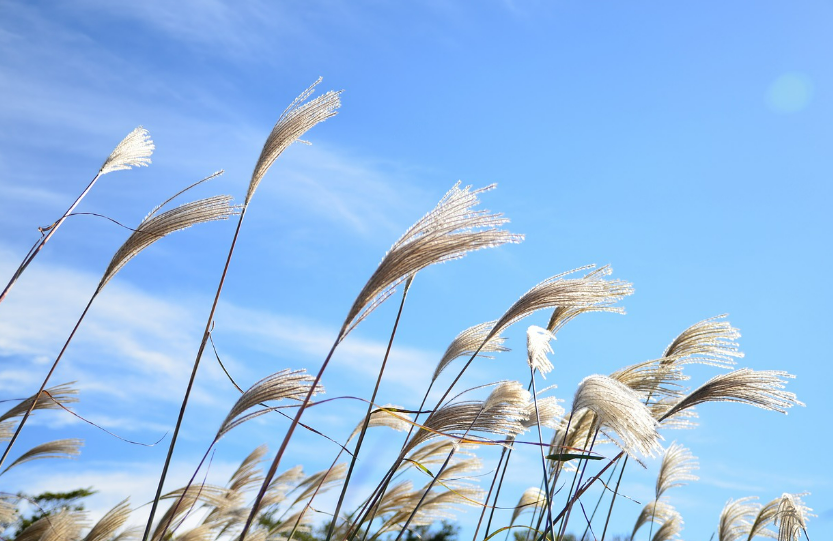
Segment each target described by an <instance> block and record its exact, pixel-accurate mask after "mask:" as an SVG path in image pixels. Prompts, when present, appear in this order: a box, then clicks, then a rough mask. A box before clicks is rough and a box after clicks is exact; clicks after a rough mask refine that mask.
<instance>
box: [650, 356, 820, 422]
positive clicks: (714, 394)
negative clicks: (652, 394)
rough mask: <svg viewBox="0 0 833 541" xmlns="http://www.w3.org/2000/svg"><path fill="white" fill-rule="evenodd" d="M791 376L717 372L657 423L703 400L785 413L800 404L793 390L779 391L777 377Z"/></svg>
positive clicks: (776, 372)
mask: <svg viewBox="0 0 833 541" xmlns="http://www.w3.org/2000/svg"><path fill="white" fill-rule="evenodd" d="M794 377H795V376H793V375H792V374H788V373H786V372H784V371H781V370H751V369H749V368H741V369H740V370H735V371H733V372H728V373H726V374H720V375H717V376H715V377H713V378H712V379H710V380H709V381H707V382H706V383H704V384H703V385H701V386H700V387H698V388H697V389H695V390H694V391H692V392H691V393H689V395H688V396H686V397H685V398H683V399H682V400H680V401H679V402H678V403H677V404H676V405H675V406H674V407H673V408H671V409H669V410H668V412H666V413H665V414H663V416H662V417H661V418H660V422H661V421H663V420H665V419H666V418H668V417H671V416H672V415H674V414H676V413H677V412H679V411H682V410H684V409H687V408H690V407H691V406H696V405H697V404H702V403H704V402H740V403H742V404H749V405H752V406H756V407H759V408H762V409H767V410H772V411H778V412H781V413H784V414H786V413H787V408H791V407H793V406H795V405H799V406H803V405H804V404H803V403H802V402H800V401H799V400H798V399H797V398H796V396H795V394H794V393H790V392H787V391H782V390H781V389H783V388H784V385H785V384H786V382H785V381H784V380H783V379H781V378H794Z"/></svg>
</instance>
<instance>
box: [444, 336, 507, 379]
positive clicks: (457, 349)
mask: <svg viewBox="0 0 833 541" xmlns="http://www.w3.org/2000/svg"><path fill="white" fill-rule="evenodd" d="M494 326H495V322H494V321H487V322H486V323H481V324H479V325H475V326H473V327H469V328H468V329H466V330H464V331H463V332H461V333H460V334H458V335H457V336H456V337H455V338H454V340H452V341H451V344H449V345H448V348H447V349H446V350H445V353H444V354H443V356H442V358H441V359H440V362H439V363H437V368H436V370H434V376H433V377H432V378H431V381H436V379H437V378H438V377H440V373H441V372H442V371H443V370H445V368H446V367H447V366H448V365H449V364H450V363H451V362H452V361H453V360H455V359H458V358H460V357H463V356H465V357H470V356H472V355H474V354H475V352H478V351H479V352H478V353H477V356H478V357H485V358H491V357H490V356H489V355H485V354H486V353H499V352H503V351H509V348H506V347H503V343H504V342H505V341H506V338H504V337H502V336H498V335H491V330H492V328H493V327H494ZM478 348H479V350H478Z"/></svg>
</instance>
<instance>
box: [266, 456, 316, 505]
mask: <svg viewBox="0 0 833 541" xmlns="http://www.w3.org/2000/svg"><path fill="white" fill-rule="evenodd" d="M305 478H306V474H305V473H304V468H303V467H302V466H301V465H300V464H299V465H297V466H293V467H292V468H289V469H288V470H286V471H285V472H283V473H282V474H280V475H279V476H277V477H275V478H274V479H273V480H272V482H271V483H269V486H268V487H267V489H266V495H265V496H264V497H263V500H262V501H261V503H260V509H268V508H269V507H271V506H273V505H277V504H279V503H281V502H282V501H284V500H285V499H286V495H287V493H288V492H289V491H290V490H291V489H293V488H294V487H295V486H297V485H298V483H300V482H301V481H302V480H304V479H305Z"/></svg>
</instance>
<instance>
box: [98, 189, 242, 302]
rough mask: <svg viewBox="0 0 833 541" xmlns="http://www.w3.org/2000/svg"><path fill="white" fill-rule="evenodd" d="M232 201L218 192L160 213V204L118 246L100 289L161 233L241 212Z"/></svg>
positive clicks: (221, 218)
mask: <svg viewBox="0 0 833 541" xmlns="http://www.w3.org/2000/svg"><path fill="white" fill-rule="evenodd" d="M230 202H231V197H230V196H228V195H218V196H214V197H209V198H207V199H200V200H199V201H194V202H191V203H185V204H184V205H180V206H178V207H176V208H174V209H171V210H169V211H166V212H163V213H162V214H159V215H156V214H155V213H156V211H158V210H159V208H158V207H157V209H155V210H154V211H153V212H152V213H151V214H148V216H147V217H146V218H145V219H144V220H142V223H140V224H139V226H138V227H137V228H136V231H134V232H133V234H132V235H130V237H129V238H128V239H127V240H126V241H125V243H124V244H122V246H121V248H119V249H118V251H117V252H116V254H115V255H114V256H113V259H112V260H111V261H110V265H109V266H108V267H107V270H106V271H105V272H104V276H103V277H102V278H101V282H100V283H99V284H98V289H97V291H101V289H102V288H103V287H104V286H105V285H106V284H107V282H109V281H110V280H111V279H112V278H113V276H115V275H116V273H117V272H119V270H120V269H121V268H122V267H123V266H124V265H125V264H127V262H128V261H130V260H131V259H133V257H135V256H136V255H137V254H138V253H139V252H141V251H142V250H144V249H145V248H147V247H148V246H150V245H151V244H153V243H154V242H156V241H157V240H159V239H161V238H162V237H164V236H166V235H169V234H170V233H173V232H174V231H179V230H180V229H185V228H187V227H191V226H192V225H196V224H199V223H203V222H211V221H214V220H226V219H228V218H229V217H230V216H233V215H235V214H238V213H239V210H238V208H237V207H234V206H232V205H231V204H230Z"/></svg>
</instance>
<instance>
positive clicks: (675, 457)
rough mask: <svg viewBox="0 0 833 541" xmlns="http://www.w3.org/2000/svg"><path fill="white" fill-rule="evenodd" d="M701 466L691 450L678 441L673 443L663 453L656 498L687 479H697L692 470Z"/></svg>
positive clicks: (682, 483) (681, 484)
mask: <svg viewBox="0 0 833 541" xmlns="http://www.w3.org/2000/svg"><path fill="white" fill-rule="evenodd" d="M699 467H700V465H699V464H698V463H697V459H696V458H694V455H692V454H691V451H690V450H689V449H687V448H686V447H684V446H683V445H680V444H679V443H677V442H674V443H672V444H671V445H670V446H668V449H666V450H665V453H663V455H662V464H661V465H660V467H659V475H657V484H656V498H657V499H659V498H660V497H661V496H662V495H663V494H664V493H665V491H666V490H668V489H669V488H672V487H679V486H683V485H684V484H685V481H696V480H697V479H698V477H697V476H696V475H693V474H692V473H691V472H692V471H693V470H696V469H698V468H699Z"/></svg>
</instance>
